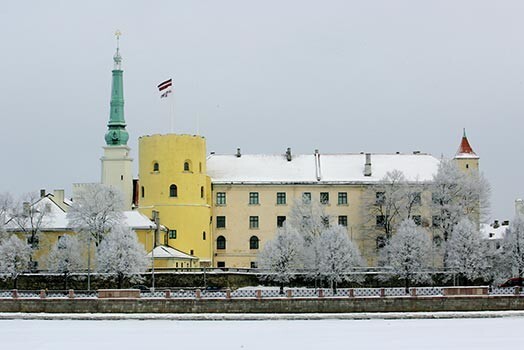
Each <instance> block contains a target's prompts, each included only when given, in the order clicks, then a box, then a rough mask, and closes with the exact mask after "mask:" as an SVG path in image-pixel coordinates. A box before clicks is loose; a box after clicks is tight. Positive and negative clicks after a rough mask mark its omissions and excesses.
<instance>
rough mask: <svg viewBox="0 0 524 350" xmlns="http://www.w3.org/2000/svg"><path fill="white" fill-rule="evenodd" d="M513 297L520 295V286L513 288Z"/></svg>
mask: <svg viewBox="0 0 524 350" xmlns="http://www.w3.org/2000/svg"><path fill="white" fill-rule="evenodd" d="M515 295H520V286H516V287H515Z"/></svg>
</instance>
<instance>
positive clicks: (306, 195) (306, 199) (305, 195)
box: [302, 192, 311, 203]
mask: <svg viewBox="0 0 524 350" xmlns="http://www.w3.org/2000/svg"><path fill="white" fill-rule="evenodd" d="M302 203H311V192H304V193H302Z"/></svg>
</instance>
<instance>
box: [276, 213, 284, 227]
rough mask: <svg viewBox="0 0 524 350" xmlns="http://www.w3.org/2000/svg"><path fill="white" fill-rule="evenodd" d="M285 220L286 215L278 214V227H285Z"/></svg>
mask: <svg viewBox="0 0 524 350" xmlns="http://www.w3.org/2000/svg"><path fill="white" fill-rule="evenodd" d="M285 221H286V217H285V216H277V227H283V226H284V222H285Z"/></svg>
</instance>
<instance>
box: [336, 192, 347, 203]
mask: <svg viewBox="0 0 524 350" xmlns="http://www.w3.org/2000/svg"><path fill="white" fill-rule="evenodd" d="M346 204H348V193H347V192H339V193H338V205H346Z"/></svg>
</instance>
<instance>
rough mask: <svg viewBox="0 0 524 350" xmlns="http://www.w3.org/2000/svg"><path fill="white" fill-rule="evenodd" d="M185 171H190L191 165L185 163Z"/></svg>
mask: <svg viewBox="0 0 524 350" xmlns="http://www.w3.org/2000/svg"><path fill="white" fill-rule="evenodd" d="M184 171H189V163H188V162H184Z"/></svg>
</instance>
